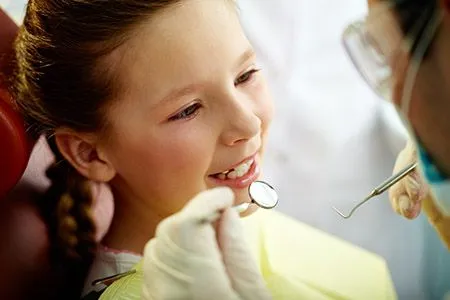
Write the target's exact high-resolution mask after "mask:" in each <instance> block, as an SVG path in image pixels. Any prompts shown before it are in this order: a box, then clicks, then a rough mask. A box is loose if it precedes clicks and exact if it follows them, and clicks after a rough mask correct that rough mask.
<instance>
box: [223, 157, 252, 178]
mask: <svg viewBox="0 0 450 300" xmlns="http://www.w3.org/2000/svg"><path fill="white" fill-rule="evenodd" d="M252 164H253V159H250V160H247V161H245V162H243V163H242V164H240V165H239V166H237V167H235V168H234V169H233V170H232V171H226V172H223V173H221V174H219V178H220V179H225V178H229V179H236V178H239V177H242V176H244V175H245V174H247V172H248V170H249V169H250V167H251V165H252Z"/></svg>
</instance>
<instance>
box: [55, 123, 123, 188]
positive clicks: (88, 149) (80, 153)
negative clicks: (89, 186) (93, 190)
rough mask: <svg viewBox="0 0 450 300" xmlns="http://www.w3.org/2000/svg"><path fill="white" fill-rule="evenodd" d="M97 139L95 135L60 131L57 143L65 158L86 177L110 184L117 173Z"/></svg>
mask: <svg viewBox="0 0 450 300" xmlns="http://www.w3.org/2000/svg"><path fill="white" fill-rule="evenodd" d="M97 140H98V139H97V138H96V137H95V136H94V135H93V134H85V133H76V132H73V131H71V130H68V129H58V130H57V131H56V132H55V141H56V145H57V146H58V149H59V151H60V152H61V154H62V155H63V156H64V158H65V159H66V160H67V161H68V162H69V163H70V164H71V165H72V166H73V167H74V168H75V169H76V170H77V171H78V172H79V173H80V174H81V175H83V176H84V177H86V178H88V179H90V180H93V181H97V182H108V181H110V180H111V179H113V177H114V176H115V175H116V171H115V169H114V167H113V165H112V164H111V162H110V161H108V159H107V158H106V155H104V154H103V153H101V151H100V149H99V147H98V144H97Z"/></svg>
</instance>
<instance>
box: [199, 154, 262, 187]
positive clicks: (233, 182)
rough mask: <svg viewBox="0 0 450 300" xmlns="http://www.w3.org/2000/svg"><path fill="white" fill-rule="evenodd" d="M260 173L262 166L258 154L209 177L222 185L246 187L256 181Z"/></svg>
mask: <svg viewBox="0 0 450 300" xmlns="http://www.w3.org/2000/svg"><path fill="white" fill-rule="evenodd" d="M259 174H260V168H259V165H258V162H257V159H256V154H254V155H253V156H251V157H249V158H247V159H245V160H244V161H242V162H240V163H239V164H237V165H236V166H234V167H232V168H230V169H228V170H225V171H223V172H220V173H215V174H212V175H209V176H208V177H209V178H211V179H212V180H214V181H215V183H216V184H218V185H221V186H224V185H226V186H229V187H231V188H238V189H239V188H245V187H247V186H248V185H250V183H252V182H253V181H255V180H256V179H257V178H258V177H259Z"/></svg>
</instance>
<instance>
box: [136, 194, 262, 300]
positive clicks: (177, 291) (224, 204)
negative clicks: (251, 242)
mask: <svg viewBox="0 0 450 300" xmlns="http://www.w3.org/2000/svg"><path fill="white" fill-rule="evenodd" d="M233 199H234V195H233V192H232V191H231V189H228V188H217V189H213V190H208V191H205V192H202V193H200V194H199V195H197V196H196V197H195V198H194V199H193V200H191V201H190V202H189V203H188V204H187V205H186V206H185V208H184V209H183V210H182V211H180V212H179V213H177V214H175V215H172V216H170V217H169V218H167V219H165V220H164V221H163V222H161V223H160V225H159V226H158V228H157V231H156V235H155V238H153V239H152V240H150V242H149V243H148V244H147V245H146V247H145V251H144V266H143V269H144V286H143V294H142V299H145V300H148V299H270V294H269V292H268V291H267V289H266V287H265V284H264V281H263V279H262V277H261V275H260V273H259V271H258V269H257V266H256V264H255V262H254V259H253V257H252V255H251V253H250V251H249V250H248V249H247V244H246V240H245V238H244V236H243V228H242V226H241V224H240V223H239V216H238V214H237V212H236V211H234V210H233V209H231V206H232V205H233ZM217 211H223V213H222V215H221V217H220V218H219V220H218V221H217V223H216V224H214V226H213V224H211V223H210V222H204V220H205V219H207V218H208V217H210V216H211V215H213V214H214V213H216V212H217Z"/></svg>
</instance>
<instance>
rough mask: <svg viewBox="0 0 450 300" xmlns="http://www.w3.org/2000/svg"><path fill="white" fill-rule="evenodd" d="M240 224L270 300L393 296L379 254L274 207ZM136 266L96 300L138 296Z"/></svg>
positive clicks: (377, 299)
mask: <svg viewBox="0 0 450 300" xmlns="http://www.w3.org/2000/svg"><path fill="white" fill-rule="evenodd" d="M242 222H243V225H244V228H245V231H246V234H247V236H248V242H249V245H250V247H251V249H252V251H253V252H254V253H255V256H256V258H257V262H259V267H260V270H261V273H262V275H263V277H264V280H265V281H266V284H267V287H268V288H269V290H270V292H271V293H272V295H273V298H274V299H314V300H320V299H328V300H329V299H355V300H356V299H358V300H359V299H361V300H371V299H374V300H393V299H397V297H396V294H395V290H394V287H393V284H392V280H391V277H390V274H389V271H388V268H387V266H386V263H385V261H384V260H383V259H382V258H381V257H379V256H376V255H374V254H372V253H370V252H368V251H366V250H363V249H360V248H358V247H356V246H354V245H351V244H350V243H347V242H345V241H343V240H340V239H338V238H336V237H333V236H331V235H329V234H326V233H324V232H322V231H319V230H317V229H314V228H312V227H310V226H307V225H305V224H302V223H299V222H298V221H296V220H294V219H292V218H289V217H287V216H284V215H283V214H280V213H278V212H276V211H273V210H272V211H267V210H261V209H260V210H259V211H258V212H256V213H255V214H253V215H251V216H249V217H247V218H244V219H242ZM136 270H137V272H136V273H135V274H133V275H130V276H128V277H125V278H122V279H121V280H119V281H117V282H115V283H114V284H112V285H111V286H110V287H109V288H107V289H106V291H105V292H104V293H103V295H102V296H101V298H100V299H102V300H108V299H114V300H120V299H124V300H125V299H126V300H131V299H140V292H141V281H142V279H143V276H142V269H141V264H140V263H139V264H138V265H137V266H136Z"/></svg>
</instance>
